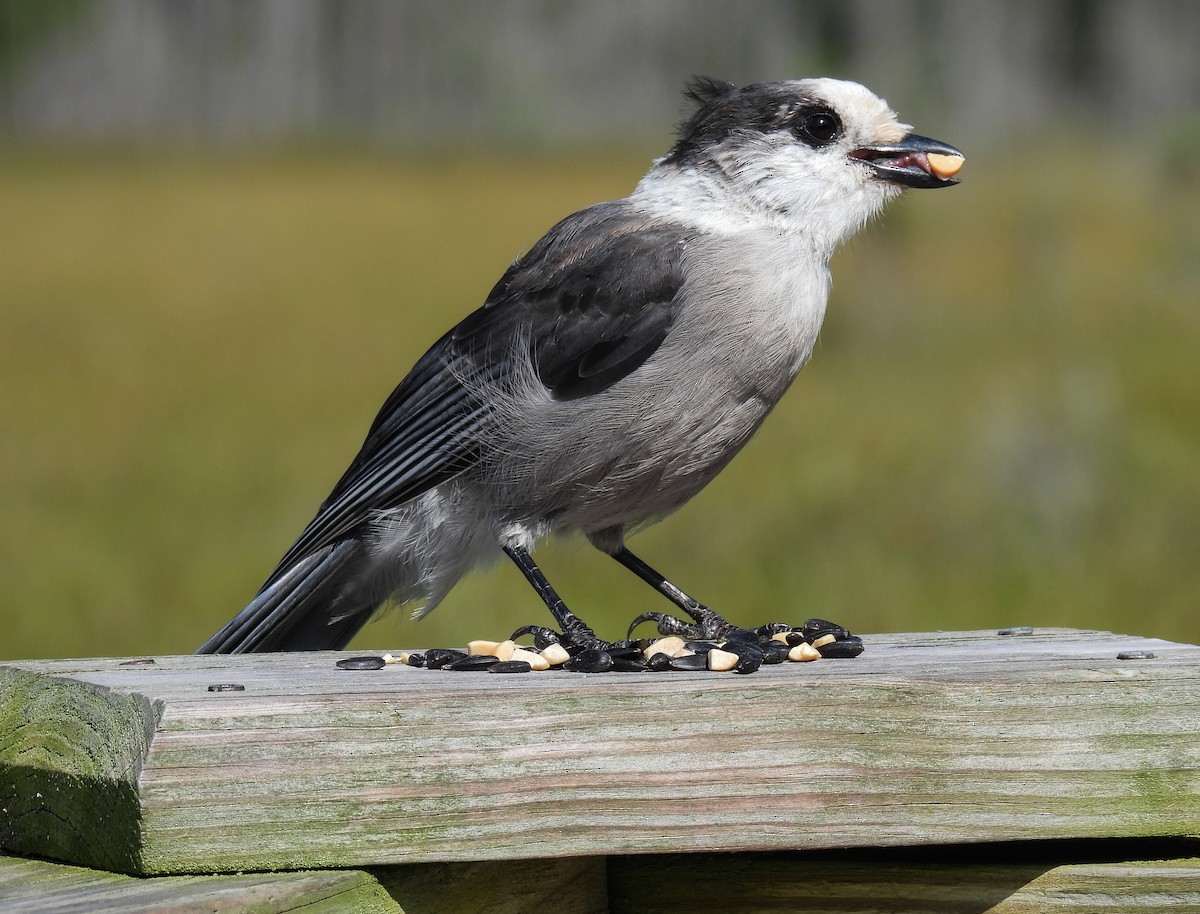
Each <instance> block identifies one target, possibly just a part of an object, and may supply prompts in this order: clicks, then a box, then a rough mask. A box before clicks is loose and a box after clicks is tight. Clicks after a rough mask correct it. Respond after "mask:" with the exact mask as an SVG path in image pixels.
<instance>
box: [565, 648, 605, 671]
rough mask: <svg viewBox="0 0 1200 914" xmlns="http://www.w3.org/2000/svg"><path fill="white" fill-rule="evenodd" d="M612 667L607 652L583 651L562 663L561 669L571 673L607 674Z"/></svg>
mask: <svg viewBox="0 0 1200 914" xmlns="http://www.w3.org/2000/svg"><path fill="white" fill-rule="evenodd" d="M612 666H613V659H612V654H610V653H608V651H598V650H585V651H580V652H579V653H578V654H576V655H575V656H574V657H572V658H571V659H570V660H568V661H567V662H566V663H564V664H563V669H564V670H570V671H571V672H572V673H607V672H608V671H609V670H611V669H612Z"/></svg>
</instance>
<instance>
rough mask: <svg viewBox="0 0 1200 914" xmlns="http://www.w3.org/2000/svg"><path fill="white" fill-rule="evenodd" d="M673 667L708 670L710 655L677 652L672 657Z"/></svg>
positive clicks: (688, 669) (674, 668)
mask: <svg viewBox="0 0 1200 914" xmlns="http://www.w3.org/2000/svg"><path fill="white" fill-rule="evenodd" d="M671 669H673V670H687V671H689V672H690V671H693V670H707V669H708V656H707V655H706V654H684V655H682V656H680V655H679V654H676V655H675V656H674V657H672V658H671Z"/></svg>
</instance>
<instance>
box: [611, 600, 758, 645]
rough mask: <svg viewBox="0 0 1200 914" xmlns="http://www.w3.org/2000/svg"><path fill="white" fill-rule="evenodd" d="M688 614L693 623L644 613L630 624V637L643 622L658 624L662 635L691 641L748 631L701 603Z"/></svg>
mask: <svg viewBox="0 0 1200 914" xmlns="http://www.w3.org/2000/svg"><path fill="white" fill-rule="evenodd" d="M687 613H688V615H690V616H691V617H692V621H691V622H685V621H684V620H683V619H680V618H679V617H678V616H672V615H670V614H669V613H660V612H647V613H642V614H641V615H640V616H638V617H637V618H636V619H634V620H633V621H632V622H631V623H630V624H629V633H628V637H630V638H632V637H633V630H634V629H635V628H637V627H638V626H639V625H641V624H642V623H643V622H654V623H656V626H657V628H658V633H659V634H660V635H666V636H670V635H677V636H679V637H680V638H687V639H688V640H689V641H719V640H721V639H724V638H728V637H730V635H734V634H736V633H738V632H743V631H746V630H745V629H743V628H742V627H741V626H739V625H734V624H733V623H732V622H730V621H729V620H728V619H726V618H725V617H724V616H722V615H720V614H719V613H717V612H714V611H713V610H711V609H709V608H708V607H707V606H704V605H703V604H700V603H697V604H696V605H695V606H689V607H688V608H687ZM747 640H748V639H747Z"/></svg>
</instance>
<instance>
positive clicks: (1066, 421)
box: [0, 142, 1200, 658]
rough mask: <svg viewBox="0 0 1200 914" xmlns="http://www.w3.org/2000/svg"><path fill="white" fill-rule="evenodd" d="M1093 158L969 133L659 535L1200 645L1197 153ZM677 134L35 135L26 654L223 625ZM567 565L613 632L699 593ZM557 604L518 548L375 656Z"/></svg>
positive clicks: (148, 641) (20, 476)
mask: <svg viewBox="0 0 1200 914" xmlns="http://www.w3.org/2000/svg"><path fill="white" fill-rule="evenodd" d="M1080 148H1081V147H1080V146H1079V145H1074V146H1073V145H1072V144H1070V143H1067V142H1063V143H1061V144H1059V145H1058V146H1054V145H1050V146H1047V145H1045V144H1042V145H1039V146H1038V148H1036V149H1034V148H1025V149H1023V150H1020V151H1019V154H1011V155H1007V156H1004V157H1000V156H997V157H996V158H993V159H990V160H989V159H988V158H987V157H981V158H980V159H979V160H976V159H975V157H972V159H971V161H969V162H968V165H967V167H966V169H965V171H964V182H963V184H962V186H960V187H958V188H956V189H953V190H948V191H943V192H940V193H936V194H927V193H923V192H910V193H909V194H907V195H906V197H905V198H904V199H903V200H902V201H900V203H899V204H898V205H896V206H895V207H894V208H893V209H892V211H891V212H890V213H889V214H888V215H887V216H886V217H885V218H884V219H883V220H881V222H880V223H879V224H876V225H874V226H872V227H871V228H870V229H869V230H868V231H867V232H866V233H865V234H864V235H862V236H860V237H859V238H858V239H856V240H855V241H854V242H852V243H851V244H850V245H849V246H848V247H847V248H846V249H845V250H843V251H842V252H841V253H839V254H838V256H837V257H836V258H835V260H834V264H833V267H834V291H833V298H832V301H831V304H830V310H829V317H828V320H827V322H826V326H825V329H824V332H823V335H822V339H821V342H820V344H819V346H818V348H817V351H816V353H815V356H814V358H813V361H812V363H811V364H810V365H809V366H808V367H807V368H806V369H805V371H804V372H803V373H802V375H801V377H800V379H799V380H798V382H797V383H796V385H795V386H794V387H793V388H792V390H791V392H790V393H789V394H788V396H787V397H786V398H785V399H784V401H783V403H782V404H781V405H780V407H779V408H778V409H777V410H776V412H775V414H774V415H773V416H772V417H771V419H770V420H769V421H768V422H767V424H766V425H765V427H764V429H763V431H762V432H761V433H760V435H759V436H758V437H757V438H756V439H755V441H753V442H752V443H751V445H750V446H749V448H747V450H746V452H745V453H744V454H742V455H741V456H740V457H739V458H738V459H737V460H736V461H734V463H733V464H732V465H731V467H730V468H729V469H728V470H727V471H726V472H725V473H724V474H723V475H722V476H721V477H720V478H719V479H718V480H717V481H716V482H715V483H714V484H713V485H712V486H711V487H710V488H709V489H708V490H706V491H705V492H704V493H703V494H702V495H701V496H700V497H698V498H697V499H696V500H695V501H694V502H693V503H691V504H690V505H688V506H687V507H686V508H684V509H683V510H681V511H680V512H679V513H678V514H676V515H675V516H673V517H672V518H669V519H668V520H667V521H665V522H664V523H662V524H660V525H658V526H657V527H654V528H652V529H651V530H649V531H647V532H645V533H644V534H641V535H639V536H637V537H635V538H634V539H633V540H632V543H631V545H632V546H633V547H634V549H635V550H636V551H638V552H639V553H641V554H642V555H643V556H644V558H646V559H647V560H648V561H649V562H650V563H651V564H654V565H656V566H657V567H659V568H660V569H661V570H663V571H664V572H665V573H667V574H668V576H670V577H671V578H672V579H673V580H675V581H676V582H677V583H678V584H679V585H680V586H682V587H684V588H685V589H686V590H689V591H690V592H692V593H693V594H694V595H696V596H698V597H700V598H701V599H703V600H705V601H706V602H709V603H710V604H711V605H713V606H714V607H716V608H718V609H720V610H722V611H724V612H725V613H726V614H727V615H729V616H730V617H731V618H733V619H735V620H739V621H742V622H744V623H747V624H753V623H758V622H761V621H764V620H767V619H792V620H796V621H801V620H803V619H804V618H806V617H808V616H812V615H821V616H827V617H831V618H834V619H836V620H839V621H841V622H843V623H844V624H846V625H848V626H850V627H851V628H852V629H854V630H856V631H861V632H875V631H892V630H925V629H963V628H991V627H996V626H1002V625H1013V624H1027V625H1036V626H1052V625H1067V626H1078V627H1089V628H1090V627H1095V628H1102V629H1111V630H1117V631H1123V632H1130V633H1137V634H1144V635H1154V636H1161V637H1166V638H1171V639H1176V640H1187V641H1200V619H1198V617H1197V612H1196V610H1197V592H1198V588H1197V584H1196V576H1197V571H1198V569H1200V370H1198V368H1197V360H1198V355H1197V353H1198V352H1200V291H1198V290H1200V220H1198V219H1197V217H1196V213H1197V212H1200V169H1197V168H1196V167H1195V166H1191V167H1189V166H1187V165H1186V162H1185V163H1182V164H1181V163H1172V162H1171V161H1170V159H1169V158H1164V159H1162V160H1161V161H1157V160H1152V159H1149V160H1144V161H1138V160H1136V159H1135V160H1131V156H1130V155H1128V154H1127V153H1128V151H1115V150H1114V151H1113V153H1112V154H1088V155H1082V156H1081V155H1079V154H1078V153H1079V149H1080ZM1083 148H1084V149H1085V151H1086V152H1088V153H1094V152H1095V149H1094V147H1083ZM648 158H649V156H648V155H642V154H631V153H626V154H620V155H614V156H611V157H607V158H597V157H580V156H578V155H571V156H567V155H564V156H562V157H558V158H550V157H547V156H540V157H539V156H520V157H518V156H516V155H515V154H514V155H513V156H511V157H510V158H501V159H488V160H484V159H481V158H479V159H477V158H468V157H457V158H456V157H449V158H448V157H445V156H437V157H435V156H429V157H428V158H421V157H415V156H414V157H389V156H382V155H377V156H368V155H354V154H348V153H343V152H338V151H324V152H312V153H305V154H300V153H287V154H284V153H280V154H272V153H260V154H255V155H225V156H219V155H214V156H207V157H191V156H182V155H175V156H160V157H147V156H137V155H120V154H116V153H112V152H110V153H92V154H84V153H70V154H68V153H60V154H49V153H46V152H40V153H36V154H35V153H33V152H12V151H9V152H6V153H5V154H4V156H3V158H2V159H0V201H2V202H0V502H2V505H3V507H2V508H0V519H2V521H3V522H2V524H0V585H2V587H0V656H2V657H8V658H21V657H66V656H94V655H135V654H136V655H141V654H154V653H167V652H172V653H181V652H188V651H191V650H192V649H194V648H195V647H196V646H197V645H198V644H199V643H200V642H201V641H203V640H204V639H205V638H206V637H207V636H208V635H209V634H211V633H212V632H213V631H214V630H216V628H218V627H219V626H220V625H222V624H223V623H224V622H225V621H226V620H227V619H228V618H230V617H231V616H232V615H233V614H234V613H235V612H236V611H237V610H238V609H239V608H240V607H241V606H242V605H243V604H244V603H245V602H246V600H247V599H249V597H250V596H251V595H252V594H253V592H254V590H255V589H256V588H257V586H258V584H259V583H260V581H261V579H262V578H263V576H264V575H265V574H266V573H267V572H268V571H269V570H270V568H271V567H272V566H273V564H274V563H275V561H276V560H277V559H278V557H279V556H280V554H282V552H283V550H284V549H285V548H286V547H287V546H288V545H289V544H290V542H291V540H292V539H293V538H294V537H295V535H296V534H298V533H299V531H300V529H301V528H302V527H303V526H304V524H305V523H306V522H307V521H308V519H309V518H310V517H311V515H312V513H313V512H314V511H315V509H316V507H317V505H318V503H319V502H320V501H321V500H322V498H323V497H324V496H325V494H326V493H327V491H328V489H329V488H330V487H331V486H332V484H333V482H334V481H335V480H336V479H337V477H338V475H339V474H340V473H341V471H342V470H343V469H344V467H345V466H346V464H347V463H348V462H349V460H350V459H351V458H352V457H353V455H354V453H355V451H356V450H357V448H358V445H359V443H360V442H361V440H362V436H363V434H364V433H365V431H366V428H367V426H368V424H369V423H370V421H371V419H372V417H373V415H374V412H375V410H376V409H377V408H378V406H379V405H380V404H381V403H382V402H383V400H384V398H385V397H386V395H387V394H388V392H389V391H390V390H391V388H392V386H393V385H394V384H395V383H396V382H397V381H398V380H399V379H400V378H401V377H402V376H403V374H404V373H405V372H406V371H407V369H408V368H409V366H410V365H411V364H412V363H413V361H414V360H415V359H416V358H417V357H419V356H420V354H421V353H422V352H423V351H424V350H425V348H426V347H427V346H428V345H429V344H430V343H431V342H432V341H433V340H434V339H436V337H437V336H438V335H439V334H440V333H441V332H442V331H443V330H445V329H446V328H447V327H448V326H449V325H451V324H452V323H453V322H455V321H457V320H458V319H459V318H460V317H462V316H463V315H465V314H466V313H467V312H468V311H469V310H471V309H472V308H474V307H475V306H476V305H477V304H478V303H480V302H481V301H482V300H483V298H484V296H485V295H486V293H487V291H488V289H489V288H490V286H491V284H492V283H493V282H494V281H495V279H496V278H497V277H498V276H499V274H500V273H501V271H502V270H503V269H504V267H505V266H506V265H507V263H508V262H509V261H510V259H511V258H512V257H513V256H514V255H515V254H516V253H517V252H519V251H521V250H522V249H524V248H525V247H527V246H529V245H530V244H531V243H532V242H533V241H535V240H536V238H537V237H538V236H539V234H540V233H541V232H542V231H544V230H545V229H546V228H547V227H548V226H549V225H550V224H551V223H552V222H554V221H555V220H557V219H558V218H560V217H561V216H563V215H565V214H567V213H569V212H571V211H572V210H574V209H577V208H579V207H581V206H584V205H586V204H588V203H591V202H594V201H597V200H602V199H610V198H613V197H619V196H622V195H624V194H625V193H626V192H627V191H628V190H629V189H630V187H631V186H632V185H633V183H634V182H635V181H636V179H637V178H638V176H639V175H640V174H641V172H642V171H643V170H644V168H645V165H646V163H647V161H648ZM538 557H539V559H540V560H541V561H542V563H543V567H544V568H545V570H546V571H547V573H548V575H549V576H550V578H551V580H552V581H554V582H555V583H556V585H557V586H558V588H559V590H560V592H561V593H562V594H563V595H564V597H565V598H566V599H567V601H568V603H570V604H571V605H573V606H574V607H575V608H576V609H577V610H578V611H579V612H580V613H581V614H582V615H583V616H584V617H585V618H586V619H589V620H590V621H592V622H593V624H595V625H596V626H597V627H598V628H599V630H600V632H601V634H603V635H608V636H613V637H615V636H617V635H618V634H619V633H620V632H621V631H622V629H623V623H624V622H625V621H626V620H628V619H629V618H630V617H631V616H633V615H634V614H636V613H638V612H641V611H643V610H646V609H653V608H666V604H664V603H663V602H662V601H661V600H660V599H659V598H657V597H656V596H655V595H654V594H653V593H651V592H650V591H649V590H648V589H647V588H645V586H644V585H642V584H641V583H640V582H637V581H636V580H634V579H633V578H632V576H631V575H629V574H628V572H626V571H625V570H624V569H622V568H620V567H619V566H617V565H616V563H613V562H611V561H609V560H607V559H605V558H604V557H603V556H601V555H600V554H598V553H596V552H594V551H592V550H591V549H590V548H588V547H587V546H586V545H584V544H582V543H581V542H579V541H563V542H559V543H549V544H546V545H545V546H543V547H542V548H540V549H539V552H538ZM547 619H548V616H547V615H546V613H545V610H544V609H543V608H542V607H541V605H540V604H539V603H538V601H537V600H536V598H535V597H534V595H533V593H532V591H531V590H530V589H529V588H528V587H527V585H526V584H525V583H524V581H523V580H522V579H521V578H520V576H519V574H518V573H517V572H516V570H515V569H514V568H512V567H509V566H508V565H507V563H505V564H504V565H502V566H498V567H496V568H495V569H493V570H491V571H489V572H486V573H482V574H478V575H476V576H474V577H472V578H471V579H469V580H468V581H467V582H465V583H464V584H463V585H462V586H460V587H459V588H458V589H457V590H456V591H455V592H454V593H453V594H452V595H451V597H450V598H449V599H448V600H447V601H446V602H445V603H444V604H443V605H442V606H441V607H440V608H439V609H438V610H437V612H435V613H434V614H433V615H431V616H430V617H429V618H428V619H426V620H424V621H422V622H420V623H414V622H412V621H410V620H409V619H407V618H406V617H405V616H404V614H402V613H396V612H393V613H390V614H388V615H387V616H385V617H384V618H383V619H382V620H380V621H379V622H376V623H374V624H373V625H371V626H369V627H368V628H367V629H366V630H365V631H364V633H363V634H362V635H361V636H360V637H359V639H358V641H357V642H356V643H357V644H358V645H360V646H364V647H365V646H368V645H370V646H373V647H380V648H396V647H402V646H416V645H433V644H458V643H461V642H463V641H464V640H466V639H467V638H470V637H498V636H502V635H504V634H505V633H506V632H507V631H509V630H511V629H512V628H513V627H515V626H517V625H520V624H524V623H526V622H532V621H538V622H541V621H545V620H547Z"/></svg>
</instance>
